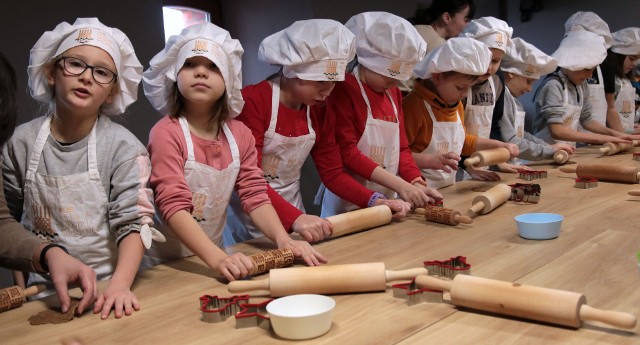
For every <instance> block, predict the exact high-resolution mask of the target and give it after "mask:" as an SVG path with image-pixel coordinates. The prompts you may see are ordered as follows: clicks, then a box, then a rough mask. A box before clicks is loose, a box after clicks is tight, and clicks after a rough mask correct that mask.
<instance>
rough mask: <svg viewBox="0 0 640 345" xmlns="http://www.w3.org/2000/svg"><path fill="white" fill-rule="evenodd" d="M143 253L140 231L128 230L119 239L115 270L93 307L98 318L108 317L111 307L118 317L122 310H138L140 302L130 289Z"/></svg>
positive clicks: (129, 311) (126, 312)
mask: <svg viewBox="0 0 640 345" xmlns="http://www.w3.org/2000/svg"><path fill="white" fill-rule="evenodd" d="M143 254H144V247H143V246H142V240H141V239H140V233H138V232H130V233H129V234H128V235H126V236H125V238H123V239H121V240H120V245H119V247H118V263H117V266H116V270H115V272H114V273H113V277H112V278H111V280H110V281H109V285H108V286H107V288H106V289H105V290H104V291H103V292H102V293H101V294H100V296H98V300H97V301H96V304H95V306H94V308H93V313H94V314H96V313H100V318H101V319H103V320H104V319H106V318H107V317H109V312H110V311H111V309H114V315H115V317H116V318H117V319H119V318H121V317H122V312H123V311H124V314H125V315H131V313H133V311H134V310H140V303H138V299H137V298H136V295H135V294H134V293H133V292H132V291H131V284H133V280H134V279H135V277H136V273H137V272H138V268H139V267H140V262H141V261H142V255H143Z"/></svg>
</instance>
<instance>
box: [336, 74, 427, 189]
mask: <svg viewBox="0 0 640 345" xmlns="http://www.w3.org/2000/svg"><path fill="white" fill-rule="evenodd" d="M363 86H364V91H365V93H366V94H367V97H368V98H369V103H370V104H371V112H372V114H373V117H374V118H375V119H379V120H385V121H393V122H395V119H393V118H391V117H389V115H393V105H392V104H391V100H389V97H387V95H386V94H385V93H384V92H381V93H378V92H375V91H373V90H372V89H371V88H370V87H369V86H368V85H367V84H363ZM389 93H390V94H391V98H393V100H394V102H395V104H396V109H397V111H398V120H399V121H400V124H399V125H400V126H399V127H400V128H399V130H400V157H399V159H400V160H399V166H398V176H400V177H401V178H402V179H403V180H405V181H407V182H412V181H414V180H415V179H417V178H420V177H421V176H422V175H421V173H420V169H418V166H417V165H416V162H415V160H414V159H413V155H412V154H411V150H410V149H409V143H408V141H407V135H406V133H405V130H404V115H403V113H402V94H401V93H400V89H399V88H397V87H395V88H393V89H390V90H389ZM327 105H328V107H327V116H328V117H330V118H333V119H335V122H336V141H337V142H338V145H339V146H340V150H341V153H342V161H343V162H344V165H345V167H347V168H348V169H349V170H351V171H353V172H355V173H356V174H358V175H360V176H362V177H364V178H366V179H370V178H371V174H372V173H373V170H374V169H375V168H376V167H377V166H378V164H377V163H376V162H374V161H372V160H371V159H370V158H369V157H367V156H366V155H365V154H363V153H362V152H361V151H360V149H358V141H359V140H360V138H361V137H362V134H363V133H364V128H365V125H366V123H367V104H366V103H365V102H364V99H363V98H362V94H361V92H360V86H359V85H358V81H357V80H356V78H355V76H353V74H351V73H347V75H346V78H345V81H344V82H342V83H337V84H336V87H335V88H334V89H333V92H332V93H331V95H330V96H329V98H328V100H327Z"/></svg>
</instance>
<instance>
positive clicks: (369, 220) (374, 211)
mask: <svg viewBox="0 0 640 345" xmlns="http://www.w3.org/2000/svg"><path fill="white" fill-rule="evenodd" d="M325 219H326V220H328V221H329V222H330V223H331V225H332V226H333V232H331V237H338V236H342V235H346V234H350V233H353V232H357V231H361V230H365V229H369V228H374V227H376V226H380V225H385V224H389V222H391V209H390V208H389V206H387V205H378V206H374V207H367V208H363V209H360V210H355V211H351V212H347V213H342V214H338V215H335V216H331V217H327V218H325Z"/></svg>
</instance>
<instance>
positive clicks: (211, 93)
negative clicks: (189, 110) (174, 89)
mask: <svg viewBox="0 0 640 345" xmlns="http://www.w3.org/2000/svg"><path fill="white" fill-rule="evenodd" d="M177 79H178V80H177V83H178V90H179V91H180V94H181V95H182V97H183V98H184V99H185V102H191V103H194V104H198V105H205V106H212V105H214V104H215V103H216V102H217V101H218V100H219V99H220V97H222V95H224V91H225V84H224V78H222V74H221V73H220V70H219V69H218V66H216V64H214V63H213V62H212V61H211V60H209V59H207V58H206V57H204V56H193V57H190V58H188V59H187V60H186V61H185V62H184V65H182V68H180V71H179V72H178V78H177Z"/></svg>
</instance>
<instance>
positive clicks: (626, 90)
mask: <svg viewBox="0 0 640 345" xmlns="http://www.w3.org/2000/svg"><path fill="white" fill-rule="evenodd" d="M619 80H620V81H621V86H620V92H618V96H616V109H617V110H618V114H619V116H620V122H621V123H622V128H624V130H625V132H626V133H632V132H633V124H634V121H635V111H636V108H635V105H636V89H635V88H634V87H633V85H631V82H630V81H629V79H627V78H619Z"/></svg>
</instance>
